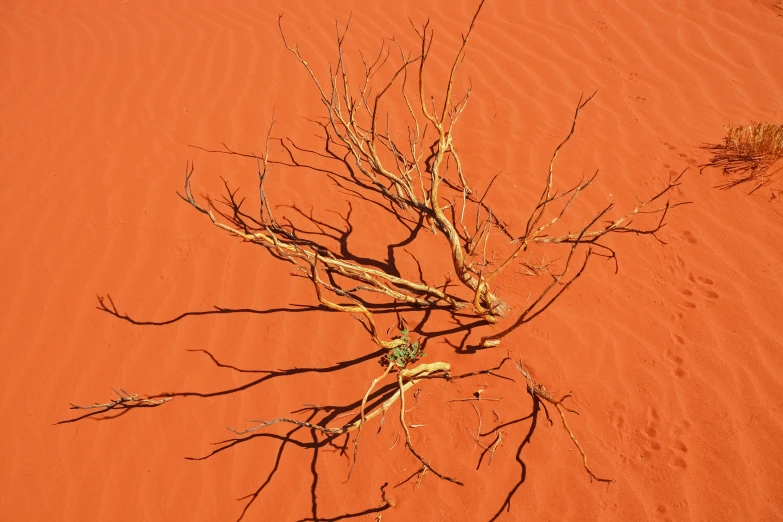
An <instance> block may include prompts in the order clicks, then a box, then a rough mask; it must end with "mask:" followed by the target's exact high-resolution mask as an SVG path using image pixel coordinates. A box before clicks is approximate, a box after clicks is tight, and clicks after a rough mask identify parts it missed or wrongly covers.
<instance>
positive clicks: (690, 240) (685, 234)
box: [682, 230, 698, 245]
mask: <svg viewBox="0 0 783 522" xmlns="http://www.w3.org/2000/svg"><path fill="white" fill-rule="evenodd" d="M682 237H684V238H685V240H686V241H687V242H688V243H690V244H691V245H695V244H696V243H698V241H697V240H696V236H694V235H693V232H691V231H690V230H686V231H684V232H683V233H682Z"/></svg>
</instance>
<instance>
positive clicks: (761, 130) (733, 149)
mask: <svg viewBox="0 0 783 522" xmlns="http://www.w3.org/2000/svg"><path fill="white" fill-rule="evenodd" d="M725 131H726V136H725V137H724V138H723V141H722V142H721V143H719V144H716V145H705V146H704V148H705V149H707V150H709V151H710V152H711V153H712V158H711V159H710V161H709V163H708V164H707V165H704V166H708V167H716V168H719V169H721V170H722V171H723V175H724V176H725V179H724V181H722V182H721V183H720V184H719V185H718V186H719V187H720V188H723V189H729V188H732V187H736V186H739V185H749V186H751V193H753V192H756V191H757V190H759V189H761V188H764V187H769V186H770V185H772V184H774V183H775V182H777V181H778V180H780V179H781V177H783V162H781V161H780V160H781V159H783V125H777V124H772V123H752V124H751V125H744V126H728V127H725Z"/></svg>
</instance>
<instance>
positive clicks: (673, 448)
mask: <svg viewBox="0 0 783 522" xmlns="http://www.w3.org/2000/svg"><path fill="white" fill-rule="evenodd" d="M660 421H661V418H660V415H659V414H658V410H656V409H655V408H650V409H649V410H648V411H647V423H646V425H645V428H644V434H645V436H646V439H647V446H648V448H649V449H647V450H645V451H644V452H643V453H642V457H645V458H647V457H650V456H651V455H652V453H651V452H653V451H655V452H657V451H660V450H661V449H662V447H663V446H662V444H661V442H660V440H659V439H660V438H661V432H660V423H661V422H660ZM689 428H690V422H688V421H687V420H682V421H680V422H678V423H675V424H673V425H671V427H670V428H669V433H668V436H667V437H665V438H666V439H667V440H668V442H669V444H668V446H667V447H668V449H669V453H670V455H669V456H668V458H667V463H668V465H669V466H670V467H671V468H673V469H675V470H680V471H685V470H686V469H687V468H688V462H687V461H686V457H687V456H688V446H687V445H686V444H685V443H684V442H683V441H682V439H683V436H684V435H685V433H686V432H687V431H688V429H689Z"/></svg>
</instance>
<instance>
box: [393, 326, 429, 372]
mask: <svg viewBox="0 0 783 522" xmlns="http://www.w3.org/2000/svg"><path fill="white" fill-rule="evenodd" d="M400 333H401V335H400V336H399V337H397V339H400V340H402V341H404V343H403V344H401V345H399V346H395V347H394V348H392V350H391V351H390V352H389V353H387V354H386V359H387V360H389V361H390V362H393V363H394V364H396V365H397V366H399V367H400V368H405V366H407V365H408V363H412V362H414V361H416V360H418V359H421V358H422V357H426V356H427V354H426V353H424V352H423V349H422V347H421V345H420V344H419V341H411V338H410V336H409V333H410V332H408V329H407V328H403V329H402V330H400Z"/></svg>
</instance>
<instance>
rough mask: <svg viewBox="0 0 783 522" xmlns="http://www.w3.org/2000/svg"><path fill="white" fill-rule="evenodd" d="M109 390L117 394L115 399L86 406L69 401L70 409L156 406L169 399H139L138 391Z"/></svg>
mask: <svg viewBox="0 0 783 522" xmlns="http://www.w3.org/2000/svg"><path fill="white" fill-rule="evenodd" d="M111 391H113V392H114V393H115V394H116V395H117V398H116V399H113V400H111V401H109V402H104V403H97V402H96V403H95V404H90V405H87V406H78V405H76V404H73V403H71V409H72V410H95V409H99V408H103V409H106V410H112V409H114V408H118V407H119V408H130V407H133V406H158V405H160V404H163V403H165V402H169V401H170V400H171V397H164V398H163V399H140V398H139V394H138V393H128V392H126V391H125V390H123V389H120V391H117V390H115V389H114V388H112V389H111Z"/></svg>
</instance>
